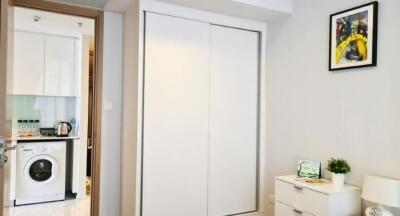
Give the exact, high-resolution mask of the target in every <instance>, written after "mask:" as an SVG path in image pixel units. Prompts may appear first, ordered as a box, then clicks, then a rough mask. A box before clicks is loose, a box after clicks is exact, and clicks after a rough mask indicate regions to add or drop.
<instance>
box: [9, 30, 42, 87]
mask: <svg viewBox="0 0 400 216" xmlns="http://www.w3.org/2000/svg"><path fill="white" fill-rule="evenodd" d="M44 40H45V39H44V35H42V34H36V33H29V32H23V31H15V32H14V73H13V80H14V81H13V94H15V95H43V90H44V61H45V57H44V49H45V48H44V47H45V44H44Z"/></svg>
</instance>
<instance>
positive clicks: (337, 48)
mask: <svg viewBox="0 0 400 216" xmlns="http://www.w3.org/2000/svg"><path fill="white" fill-rule="evenodd" d="M364 8H365V9H366V11H367V13H365V11H363V9H364ZM378 9H379V4H378V2H377V1H374V2H370V3H367V4H363V5H360V6H357V7H354V8H350V9H348V10H344V11H340V12H337V13H334V14H331V15H330V24H329V71H337V70H345V69H352V68H362V67H371V66H377V48H378ZM352 12H354V13H352ZM370 13H371V14H372V15H371V16H372V20H371V17H370V16H369V14H370ZM363 14H367V24H366V26H367V29H365V25H360V24H359V25H358V26H357V29H355V28H354V27H350V28H351V33H350V34H349V32H348V31H347V35H346V32H342V31H344V30H343V28H345V27H343V28H339V27H338V24H337V20H339V19H343V20H345V18H347V20H349V19H350V20H351V18H352V16H356V15H358V16H360V15H363ZM341 15H343V16H341ZM358 22H359V23H360V21H358ZM334 23H335V25H334ZM349 23H350V24H354V23H353V22H346V23H343V25H344V26H346V25H347V29H348V28H349V27H348V26H349ZM362 24H364V23H362ZM359 26H362V27H361V28H360V27H359ZM334 27H335V29H336V30H335V31H334V30H333V28H334ZM360 29H361V30H360ZM354 31H357V33H354ZM360 32H362V33H361V34H360ZM338 35H340V37H338ZM360 35H361V36H362V37H361V36H360ZM342 36H345V38H343V37H342ZM346 36H347V37H346ZM355 37H359V38H360V39H355V40H352V39H354V38H355ZM342 38H343V40H342ZM365 39H366V40H367V41H365ZM360 40H362V41H364V43H365V44H364V45H363V44H362V43H361V47H362V48H360V47H359V46H358V44H359V42H355V41H360ZM339 41H340V42H339ZM348 41H350V42H349V45H347V46H345V44H347V42H348ZM355 43H356V44H355ZM349 46H352V47H349ZM354 47H355V48H356V49H357V50H355V49H354ZM345 49H346V50H347V51H345ZM349 49H350V50H349ZM360 49H361V50H362V51H363V52H360V51H359V50H360ZM344 52H346V53H344ZM351 52H353V53H358V54H356V55H353V54H352V53H351ZM340 53H341V54H340ZM361 53H363V54H361ZM348 54H349V55H348ZM343 55H346V57H345V58H346V60H348V59H351V58H353V59H351V61H350V60H349V62H345V63H339V59H343ZM332 58H334V59H332ZM357 58H359V59H357Z"/></svg>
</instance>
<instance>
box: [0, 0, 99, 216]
mask: <svg viewBox="0 0 400 216" xmlns="http://www.w3.org/2000/svg"><path fill="white" fill-rule="evenodd" d="M2 1H3V0H2ZM10 4H11V5H12V6H20V7H26V8H33V9H39V10H44V11H49V12H55V13H60V14H66V15H73V16H81V17H86V18H91V19H94V20H95V57H94V58H95V66H94V67H95V70H94V74H93V78H94V86H93V91H94V107H93V109H94V110H93V116H92V119H93V122H92V124H93V134H92V138H93V141H94V142H93V150H92V156H93V157H92V161H93V162H92V191H91V207H90V212H91V216H99V207H100V205H99V204H100V157H101V123H102V121H101V120H102V118H101V116H102V113H101V111H102V81H103V29H104V12H103V11H102V10H96V9H89V8H85V7H79V6H75V5H67V4H62V3H57V2H52V1H46V0H10ZM0 198H2V197H0Z"/></svg>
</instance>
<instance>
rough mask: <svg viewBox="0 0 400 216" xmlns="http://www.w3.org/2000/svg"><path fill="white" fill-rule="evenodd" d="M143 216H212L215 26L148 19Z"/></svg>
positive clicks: (149, 15)
mask: <svg viewBox="0 0 400 216" xmlns="http://www.w3.org/2000/svg"><path fill="white" fill-rule="evenodd" d="M145 16H146V17H145V22H146V24H145V26H146V28H145V29H146V30H145V34H146V35H145V66H144V67H145V69H144V80H145V81H144V119H143V124H144V125H143V130H144V131H143V133H144V134H143V174H142V177H143V180H142V184H143V186H142V215H143V216H188V215H190V216H206V215H207V160H208V104H209V101H208V99H209V53H210V50H209V47H210V26H209V24H206V23H202V22H197V21H192V20H187V19H181V18H176V17H171V16H165V15H160V14H154V13H146V15H145Z"/></svg>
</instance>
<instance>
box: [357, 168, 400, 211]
mask: <svg viewBox="0 0 400 216" xmlns="http://www.w3.org/2000/svg"><path fill="white" fill-rule="evenodd" d="M362 198H363V199H365V200H368V201H371V202H374V203H377V204H378V206H374V207H369V208H367V209H366V210H365V215H366V216H394V215H393V214H392V213H391V212H390V211H389V210H387V209H386V208H385V207H383V206H388V207H394V208H400V180H398V179H393V178H385V177H380V176H373V175H370V176H366V177H365V179H364V186H363V190H362Z"/></svg>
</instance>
